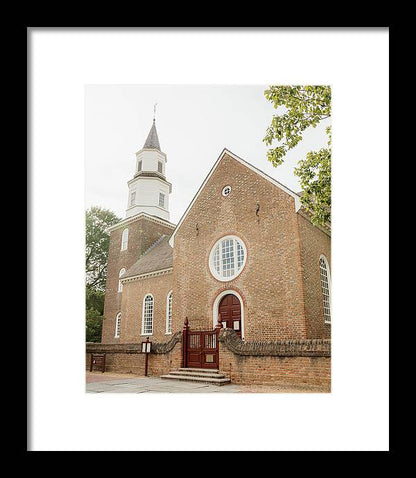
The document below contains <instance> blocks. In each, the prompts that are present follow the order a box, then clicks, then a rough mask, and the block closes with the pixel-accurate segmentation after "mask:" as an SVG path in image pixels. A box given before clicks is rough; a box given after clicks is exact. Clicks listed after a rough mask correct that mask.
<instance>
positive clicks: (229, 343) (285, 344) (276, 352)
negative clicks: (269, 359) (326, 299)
mask: <svg viewBox="0 0 416 478" xmlns="http://www.w3.org/2000/svg"><path fill="white" fill-rule="evenodd" d="M218 340H219V341H220V342H221V343H222V344H223V345H225V347H227V348H228V349H229V350H231V352H234V353H235V354H237V355H252V356H280V357H330V356H331V339H292V340H279V341H276V342H243V341H242V340H241V339H240V337H239V336H238V335H237V334H236V332H235V331H234V330H233V329H221V330H220V334H219V337H218Z"/></svg>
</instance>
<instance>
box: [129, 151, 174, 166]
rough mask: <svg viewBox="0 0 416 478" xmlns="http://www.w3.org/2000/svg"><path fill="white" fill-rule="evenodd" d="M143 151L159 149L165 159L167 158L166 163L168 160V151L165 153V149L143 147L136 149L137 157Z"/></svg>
mask: <svg viewBox="0 0 416 478" xmlns="http://www.w3.org/2000/svg"><path fill="white" fill-rule="evenodd" d="M142 151H157V152H158V153H159V154H161V155H163V157H164V159H165V163H167V162H168V156H167V154H166V153H164V152H163V151H160V149H156V148H142V149H139V151H136V153H134V154H135V155H136V157H137V155H138V154H140V153H141V152H142Z"/></svg>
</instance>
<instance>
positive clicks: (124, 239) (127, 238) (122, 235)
mask: <svg viewBox="0 0 416 478" xmlns="http://www.w3.org/2000/svg"><path fill="white" fill-rule="evenodd" d="M126 231H127V232H126ZM124 235H126V237H124ZM124 243H125V244H126V247H123V244H124ZM128 246H129V228H128V227H125V228H124V229H123V232H122V233H121V249H120V251H126V250H127V248H128Z"/></svg>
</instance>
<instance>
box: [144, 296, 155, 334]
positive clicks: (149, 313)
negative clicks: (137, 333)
mask: <svg viewBox="0 0 416 478" xmlns="http://www.w3.org/2000/svg"><path fill="white" fill-rule="evenodd" d="M152 334H153V296H152V295H151V294H147V295H146V297H145V298H144V300H143V314H142V335H152Z"/></svg>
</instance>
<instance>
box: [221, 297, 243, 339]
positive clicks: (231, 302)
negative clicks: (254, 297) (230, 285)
mask: <svg viewBox="0 0 416 478" xmlns="http://www.w3.org/2000/svg"><path fill="white" fill-rule="evenodd" d="M218 313H219V314H221V322H222V325H223V327H228V328H230V329H234V330H235V331H236V333H237V335H238V336H239V337H240V338H241V304H240V300H239V299H238V297H236V296H235V295H234V294H227V295H226V296H224V297H223V298H222V299H221V302H220V304H219V306H218Z"/></svg>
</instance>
